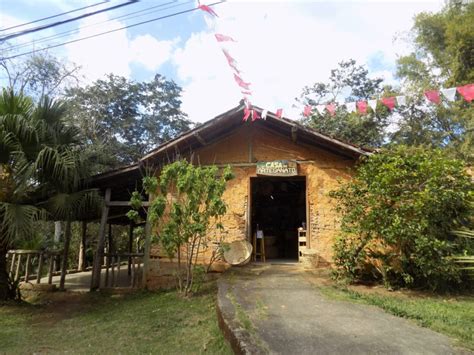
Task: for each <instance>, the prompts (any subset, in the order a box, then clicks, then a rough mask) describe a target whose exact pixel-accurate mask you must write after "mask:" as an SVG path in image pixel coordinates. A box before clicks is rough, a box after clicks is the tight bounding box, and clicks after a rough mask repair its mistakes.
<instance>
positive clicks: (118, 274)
mask: <svg viewBox="0 0 474 355" xmlns="http://www.w3.org/2000/svg"><path fill="white" fill-rule="evenodd" d="M117 259H118V260H117V262H118V265H117V278H116V279H115V285H114V287H117V285H118V283H119V281H120V262H121V260H120V255H117Z"/></svg>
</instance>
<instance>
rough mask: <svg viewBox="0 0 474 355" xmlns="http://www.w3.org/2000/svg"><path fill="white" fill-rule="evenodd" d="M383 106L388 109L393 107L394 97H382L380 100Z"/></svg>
mask: <svg viewBox="0 0 474 355" xmlns="http://www.w3.org/2000/svg"><path fill="white" fill-rule="evenodd" d="M380 101H381V102H382V103H383V104H384V105H385V106H387V107H388V109H389V110H390V111H392V110H393V109H394V108H395V97H393V96H391V97H383V98H382V99H381V100H380Z"/></svg>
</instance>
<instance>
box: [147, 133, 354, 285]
mask: <svg viewBox="0 0 474 355" xmlns="http://www.w3.org/2000/svg"><path fill="white" fill-rule="evenodd" d="M193 159H194V161H195V162H197V163H200V164H201V165H208V164H242V165H244V164H247V165H249V163H250V162H251V163H255V162H257V161H272V160H282V159H283V160H296V161H298V162H299V163H298V173H299V175H301V176H306V185H307V229H308V234H309V239H310V248H311V249H313V250H314V251H315V252H316V253H317V255H318V256H319V258H318V259H319V261H320V262H321V264H322V265H324V264H325V263H330V262H331V260H332V254H333V253H332V245H333V243H334V238H335V236H336V234H337V233H338V230H339V219H338V216H337V214H336V212H335V211H334V201H333V200H332V199H331V198H330V197H329V196H328V193H329V191H331V190H332V189H334V188H336V187H337V186H338V180H346V179H349V178H350V176H351V175H350V174H351V173H350V170H351V168H353V166H354V163H355V161H354V160H351V159H347V158H343V157H340V156H338V155H335V154H332V153H329V152H327V151H325V150H322V149H318V148H314V147H310V146H306V145H303V144H298V142H296V143H294V142H293V141H292V140H291V137H289V136H288V137H285V136H280V135H279V134H277V133H274V132H273V131H269V130H267V129H265V128H263V129H262V127H257V126H256V125H252V124H248V125H242V127H241V128H239V129H237V130H236V131H235V132H234V133H233V134H231V135H229V136H227V137H224V138H223V139H221V140H220V141H218V142H216V143H213V144H210V145H207V146H205V147H203V148H201V149H199V150H197V151H195V152H194V158H193ZM233 173H234V175H235V178H234V179H233V180H231V181H229V183H228V186H227V189H226V191H225V193H224V200H225V201H226V203H227V206H228V209H227V213H226V214H225V216H223V218H222V222H223V224H224V227H225V228H226V231H227V233H228V237H227V239H226V240H227V241H232V240H238V239H245V238H246V237H247V234H248V232H247V218H248V216H247V214H248V208H247V204H248V203H249V196H248V195H249V190H250V188H249V184H250V178H251V177H256V176H257V175H256V167H255V165H251V166H234V167H233ZM158 254H159V248H157V246H155V247H154V248H152V255H155V257H156V256H158ZM205 258H206V256H205V255H204V256H203V259H205ZM203 261H204V260H203ZM221 267H222V265H221ZM153 270H156V269H155V268H152V269H151V270H150V273H149V274H150V278H153V277H154V275H155V276H158V274H159V273H155V272H154V271H153Z"/></svg>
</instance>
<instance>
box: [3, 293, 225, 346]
mask: <svg viewBox="0 0 474 355" xmlns="http://www.w3.org/2000/svg"><path fill="white" fill-rule="evenodd" d="M64 297H71V295H64V296H63V298H64ZM72 297H75V299H73V300H72V301H68V300H67V299H63V300H61V301H58V300H54V297H53V300H52V301H51V302H52V303H49V304H48V303H46V304H43V305H40V306H35V305H31V304H26V305H21V306H18V305H6V306H0V353H14V354H19V353H34V352H35V353H37V352H53V353H58V352H69V353H74V354H81V353H89V354H90V353H98V354H112V353H124V354H127V353H128V354H132V353H133V354H136V353H153V354H199V353H208V354H231V350H230V348H229V346H228V344H227V342H226V341H225V340H224V338H223V336H222V334H221V332H220V330H219V328H218V324H217V317H216V310H215V289H214V288H212V289H208V290H207V291H206V292H203V293H202V294H200V295H196V296H194V297H192V298H191V299H183V298H181V297H179V296H178V295H177V294H176V293H175V292H160V293H152V292H140V293H135V294H126V295H113V294H102V293H101V294H85V295H81V296H79V298H77V296H72Z"/></svg>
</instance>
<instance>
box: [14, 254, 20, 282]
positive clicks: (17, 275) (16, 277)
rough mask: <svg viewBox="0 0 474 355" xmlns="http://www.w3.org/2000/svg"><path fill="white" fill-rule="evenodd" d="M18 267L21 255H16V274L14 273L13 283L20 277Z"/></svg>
mask: <svg viewBox="0 0 474 355" xmlns="http://www.w3.org/2000/svg"><path fill="white" fill-rule="evenodd" d="M20 265H21V254H18V261H17V264H16V272H15V281H18V280H19V277H20Z"/></svg>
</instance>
